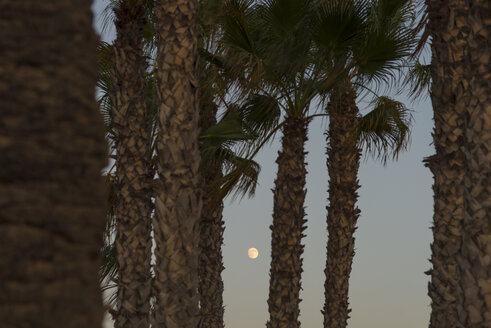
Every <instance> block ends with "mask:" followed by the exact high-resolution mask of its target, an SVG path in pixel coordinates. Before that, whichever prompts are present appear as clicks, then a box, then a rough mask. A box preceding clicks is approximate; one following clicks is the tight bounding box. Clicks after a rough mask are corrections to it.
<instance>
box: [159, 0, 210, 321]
mask: <svg viewBox="0 0 491 328" xmlns="http://www.w3.org/2000/svg"><path fill="white" fill-rule="evenodd" d="M197 7H198V4H197V0H187V1H186V0H167V1H163V0H160V1H157V2H156V4H155V16H156V22H157V31H156V33H157V44H158V48H157V60H156V68H157V94H158V98H159V130H160V135H159V138H158V142H157V150H158V156H159V161H158V173H159V177H160V181H159V184H158V186H157V193H156V199H155V207H156V208H155V210H156V211H155V217H156V218H155V221H154V233H155V243H156V251H155V257H156V261H157V262H156V265H155V283H154V288H155V293H156V303H155V311H154V312H153V315H152V316H153V318H152V319H153V324H152V325H153V326H154V327H156V328H162V327H165V328H191V327H192V328H196V327H197V325H198V321H199V307H198V302H199V297H198V285H199V278H198V256H199V218H200V212H201V197H200V192H199V177H198V175H199V174H198V173H199V172H198V170H199V165H200V155H199V146H198V137H199V131H198V119H199V106H198V95H197V90H198V89H197V82H198V79H197V63H198V56H197V54H198V53H197V44H198V42H197V41H198V32H197V28H196V25H197Z"/></svg>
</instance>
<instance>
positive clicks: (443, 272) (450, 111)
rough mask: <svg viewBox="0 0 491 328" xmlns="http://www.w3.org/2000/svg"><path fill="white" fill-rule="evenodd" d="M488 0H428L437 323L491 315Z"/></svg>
mask: <svg viewBox="0 0 491 328" xmlns="http://www.w3.org/2000/svg"><path fill="white" fill-rule="evenodd" d="M489 12H490V4H489V3H488V2H486V1H477V2H474V3H470V2H465V1H464V2H462V1H448V2H446V3H440V2H439V1H428V17H429V33H430V35H431V37H432V45H431V48H432V63H431V65H432V71H431V79H432V93H431V100H432V103H433V110H434V119H435V130H434V133H433V138H434V143H435V148H436V154H435V155H433V156H432V157H430V158H429V159H428V166H429V167H430V169H431V171H432V172H433V175H434V179H435V181H434V186H433V190H434V197H435V213H434V217H433V220H434V227H433V235H434V242H433V244H432V258H431V261H432V264H433V269H432V270H431V283H430V286H429V294H430V296H431V298H432V315H431V323H430V326H431V327H444V326H445V327H470V328H474V327H486V326H489V322H490V321H491V304H490V302H489V281H490V279H491V272H490V270H489V263H488V262H489V261H487V260H486V258H489V257H490V256H491V254H490V250H491V246H490V245H491V241H490V238H489V236H490V235H491V224H490V222H491V220H490V212H491V208H490V202H489V199H490V196H491V195H490V191H489V187H488V186H489V184H490V181H489V175H490V174H489V173H490V161H489V156H488V154H489V151H486V150H485V149H487V148H489V144H490V143H491V138H490V132H489V130H490V129H489V127H486V123H484V124H483V122H487V121H489V115H490V110H489V108H490V106H489V103H490V101H489V99H490V98H489V91H490V88H489V82H488V81H489V77H488V76H489V56H484V57H483V55H484V54H485V53H489V42H488V41H487V37H486V36H485V35H486V33H487V34H489V32H490V31H491V26H490V23H489V21H486V20H485V18H484V16H483V15H485V14H483V13H489Z"/></svg>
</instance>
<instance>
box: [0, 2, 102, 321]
mask: <svg viewBox="0 0 491 328" xmlns="http://www.w3.org/2000/svg"><path fill="white" fill-rule="evenodd" d="M91 4H92V1H88V0H77V1H73V0H52V1H37V0H30V1H29V0H26V1H10V0H0V49H2V50H1V51H0V72H1V73H0V108H1V109H0V111H1V115H2V118H1V119H0V153H1V156H0V208H1V210H0V234H1V236H2V237H1V238H0V282H1V283H0V322H1V326H2V327H33V328H34V327H36V328H38V327H39V328H47V327H58V326H60V324H62V325H63V327H67V328H79V327H94V328H95V327H100V325H101V321H102V315H103V308H102V297H101V290H100V286H99V283H98V269H99V264H100V257H99V252H100V249H101V247H102V234H103V231H104V221H105V199H106V197H105V184H104V180H103V178H102V176H101V170H102V168H103V167H104V166H105V165H106V164H107V145H106V143H105V141H104V125H103V122H102V117H101V115H100V113H99V112H98V110H97V104H96V102H95V97H94V89H95V85H96V80H97V61H96V51H95V49H96V45H97V37H96V34H95V33H94V31H93V28H92V12H91V8H90V7H91Z"/></svg>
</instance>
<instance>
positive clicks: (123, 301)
mask: <svg viewBox="0 0 491 328" xmlns="http://www.w3.org/2000/svg"><path fill="white" fill-rule="evenodd" d="M115 15H116V31H117V37H116V40H115V42H114V57H113V58H114V67H113V72H112V78H113V90H112V100H113V114H114V131H115V137H114V140H115V147H116V181H115V184H116V188H115V190H116V206H115V217H116V231H117V238H116V247H117V253H118V297H117V302H118V303H117V309H116V312H115V314H114V318H115V327H116V328H125V327H126V328H147V327H148V326H149V317H148V316H149V310H150V290H151V275H150V258H151V253H150V252H151V239H150V230H151V212H152V201H151V188H150V183H151V181H152V178H153V176H152V170H151V164H150V156H149V155H148V153H149V132H148V129H147V124H146V122H147V118H146V104H145V102H146V92H145V71H146V66H147V64H146V60H145V57H144V55H143V39H142V38H143V27H144V24H145V17H144V9H143V6H142V4H141V1H121V3H120V4H119V6H118V7H117V8H116V9H115Z"/></svg>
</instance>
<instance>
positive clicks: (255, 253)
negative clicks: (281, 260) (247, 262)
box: [247, 247, 259, 259]
mask: <svg viewBox="0 0 491 328" xmlns="http://www.w3.org/2000/svg"><path fill="white" fill-rule="evenodd" d="M247 255H248V256H249V257H250V258H251V259H255V258H256V257H257V256H258V255H259V252H258V251H257V249H255V248H254V247H253V248H249V250H248V251H247Z"/></svg>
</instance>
